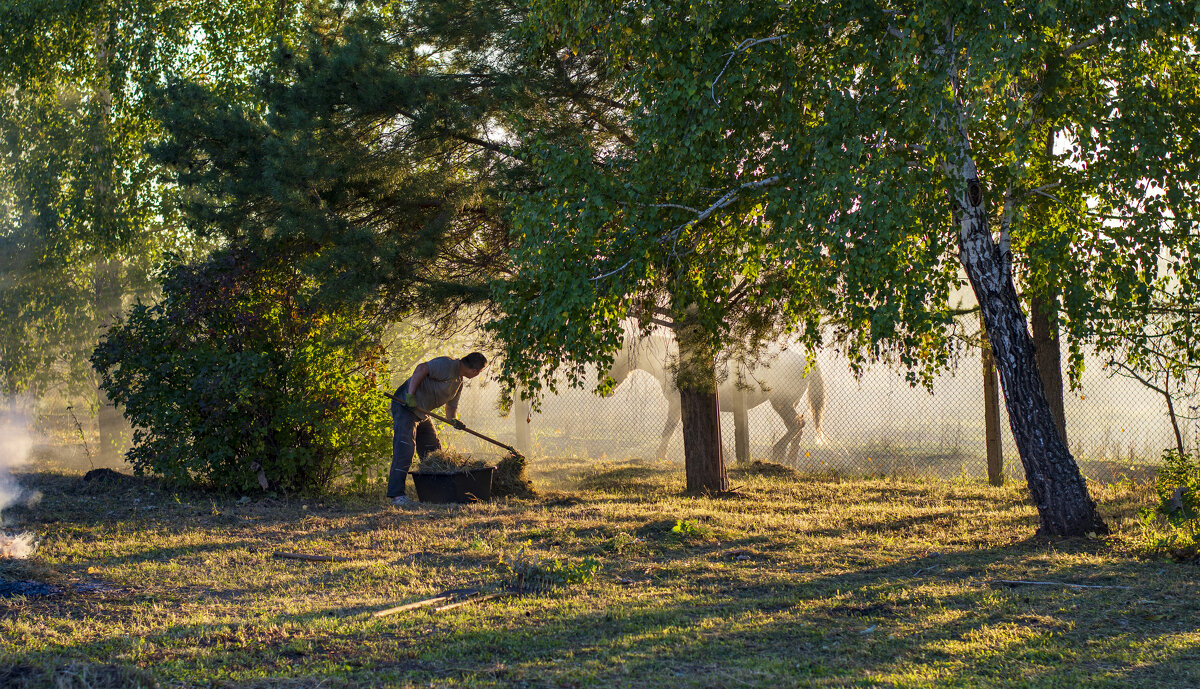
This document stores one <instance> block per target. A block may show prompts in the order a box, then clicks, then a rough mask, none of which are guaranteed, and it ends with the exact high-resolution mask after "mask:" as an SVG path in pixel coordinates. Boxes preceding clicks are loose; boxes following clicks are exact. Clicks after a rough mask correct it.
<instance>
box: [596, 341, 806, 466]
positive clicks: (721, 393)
mask: <svg viewBox="0 0 1200 689" xmlns="http://www.w3.org/2000/svg"><path fill="white" fill-rule="evenodd" d="M675 350H676V347H675V341H674V340H673V339H671V338H669V337H663V336H659V335H651V336H650V337H647V338H644V339H642V340H640V341H638V342H637V343H636V344H635V345H632V346H631V345H630V344H629V343H628V341H627V342H626V344H625V346H624V347H622V349H621V351H620V352H619V353H618V354H617V357H616V359H615V360H614V361H613V365H612V367H611V368H610V369H609V372H608V375H610V376H612V378H613V380H615V381H616V382H617V385H620V384H621V383H623V382H625V379H626V378H628V377H629V374H630V373H632V372H633V371H634V370H635V369H636V370H641V371H645V372H647V373H649V374H650V375H652V376H654V377H655V379H657V380H658V383H659V385H661V386H662V391H663V397H666V399H667V423H666V425H665V426H664V427H663V431H662V439H661V441H660V442H659V445H658V452H657V454H656V456H657V457H658V458H659V459H663V458H665V457H666V456H667V445H668V444H669V443H670V441H671V436H673V435H674V434H675V428H676V426H678V425H679V421H680V416H681V414H680V408H679V407H680V403H679V391H678V390H676V388H675V382H674V376H673V375H672V374H671V372H670V371H669V370H668V367H669V362H670V360H671V359H672V358H673V357H674V355H675ZM807 364H808V362H807V360H806V359H805V358H804V356H802V355H800V354H798V353H796V352H793V351H790V350H784V351H782V352H780V353H779V354H778V355H777V356H775V357H773V358H772V359H771V360H770V361H769V362H764V363H762V364H759V365H758V366H755V367H753V368H742V369H740V370H739V371H738V372H737V374H731V375H726V376H725V377H724V378H725V379H724V380H723V381H722V382H721V384H720V386H719V387H718V389H717V397H718V399H719V401H720V405H721V411H727V412H733V413H734V416H733V418H734V432H735V437H737V438H739V439H740V438H747V437H748V436H747V435H746V433H747V431H748V429H747V428H745V427H744V425H745V418H746V416H745V415H746V413H748V412H749V411H750V410H751V409H754V408H755V407H757V406H758V405H760V404H762V403H764V402H770V403H771V407H772V408H773V409H774V410H775V413H776V414H779V417H780V418H781V419H783V424H784V426H786V427H787V432H785V433H784V434H783V437H782V438H780V439H779V440H778V441H776V442H775V444H774V445H773V446H772V447H771V459H772V460H774V461H776V462H778V461H782V460H783V458H784V456H785V452H786V456H787V461H788V462H792V463H795V461H796V456H797V454H798V453H799V450H800V434H801V433H802V432H803V431H804V425H805V420H804V414H803V413H802V412H800V411H799V410H798V409H797V405H799V404H800V402H801V401H802V399H803V398H804V395H805V393H806V392H807V393H808V406H809V408H810V409H811V411H812V417H813V425H814V427H815V430H816V438H817V442H818V443H820V442H823V441H824V438H825V434H824V432H823V431H822V430H821V417H822V415H823V414H824V413H825V380H824V378H823V377H822V375H821V369H820V368H818V367H816V366H813V369H812V371H811V372H810V373H809V374H808V375H807V376H806V375H805V373H804V369H805V368H806V367H807ZM741 444H742V441H741V440H739V445H741Z"/></svg>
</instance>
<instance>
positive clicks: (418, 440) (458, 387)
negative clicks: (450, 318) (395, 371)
mask: <svg viewBox="0 0 1200 689" xmlns="http://www.w3.org/2000/svg"><path fill="white" fill-rule="evenodd" d="M484 366H487V359H486V358H485V357H484V356H483V355H482V354H480V353H479V352H471V353H470V354H468V355H466V356H464V357H463V358H461V359H451V358H450V357H448V356H439V357H437V358H436V359H430V360H429V361H426V362H424V363H421V364H417V368H416V370H414V371H413V374H412V376H410V377H409V379H408V380H406V381H404V383H402V384H401V385H400V387H398V388H396V395H395V397H393V398H392V433H393V435H392V470H391V473H390V474H389V475H388V491H387V494H388V497H389V498H391V499H392V504H393V505H396V506H400V507H404V506H410V505H413V504H414V502H413V500H411V499H409V498H408V497H406V496H405V495H404V484H405V482H406V481H407V479H408V469H409V467H411V466H412V459H413V450H414V449H415V450H416V453H417V456H418V457H420V458H421V459H425V456H426V455H428V454H429V453H430V452H433V451H435V450H440V449H441V447H442V444H441V442H439V441H438V437H437V432H436V431H434V430H433V422H432V421H430V419H429V415H428V414H426V413H425V412H427V411H430V410H433V409H437V408H438V407H440V406H442V405H446V417H447V418H449V419H450V423H451V425H453V426H454V427H455V428H464V425H463V422H462V421H459V420H458V398H459V395H461V394H462V386H463V378H474V377H475V376H477V375H479V372H480V371H482V370H483V367H484Z"/></svg>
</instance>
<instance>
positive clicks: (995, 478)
mask: <svg viewBox="0 0 1200 689" xmlns="http://www.w3.org/2000/svg"><path fill="white" fill-rule="evenodd" d="M982 318H983V317H982V315H981V316H980V321H981V323H982ZM979 348H980V350H981V351H982V359H983V425H984V431H985V439H984V440H985V442H986V444H987V468H988V483H990V484H992V485H993V486H999V485H1002V484H1003V483H1004V440H1003V438H1002V437H1001V435H1000V384H999V383H998V382H997V380H996V361H995V359H993V358H992V346H991V345H990V344H988V341H987V329H986V328H985V329H984V331H983V343H982V344H981V345H980V347H979Z"/></svg>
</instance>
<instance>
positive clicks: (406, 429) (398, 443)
mask: <svg viewBox="0 0 1200 689" xmlns="http://www.w3.org/2000/svg"><path fill="white" fill-rule="evenodd" d="M414 449H416V452H417V456H418V457H420V458H422V459H424V458H425V455H427V454H429V453H430V452H433V451H434V450H440V449H442V444H441V442H439V441H438V437H437V432H436V431H434V430H433V422H432V421H430V420H429V419H425V420H424V421H422V420H421V419H418V418H417V415H416V414H414V413H412V410H411V409H409V408H408V407H406V406H404V405H402V404H393V405H392V471H391V473H389V474H388V489H387V496H388V497H389V498H395V497H398V496H401V495H404V482H405V480H406V479H407V478H408V469H409V467H411V466H412V460H413V450H414Z"/></svg>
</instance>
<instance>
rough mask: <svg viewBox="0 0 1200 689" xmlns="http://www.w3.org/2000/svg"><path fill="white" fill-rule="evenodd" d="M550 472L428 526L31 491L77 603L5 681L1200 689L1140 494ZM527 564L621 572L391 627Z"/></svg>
mask: <svg viewBox="0 0 1200 689" xmlns="http://www.w3.org/2000/svg"><path fill="white" fill-rule="evenodd" d="M529 469H530V473H531V474H532V478H533V479H534V482H535V485H536V486H537V487H538V488H539V489H540V490H541V491H542V493H541V494H540V495H539V496H538V497H536V498H534V499H528V500H520V499H508V500H500V501H494V502H490V503H482V504H473V505H463V506H457V505H455V506H428V507H422V508H420V509H415V510H397V509H392V508H389V507H385V506H384V505H385V501H384V499H383V492H384V491H383V487H382V486H375V487H372V489H371V490H370V491H368V492H366V493H364V494H355V493H351V492H345V493H342V494H339V495H337V496H333V497H329V498H325V499H322V500H306V499H290V498H286V499H285V498H254V499H249V500H245V499H239V498H238V497H237V496H232V497H222V496H216V495H208V494H203V493H190V492H175V491H171V490H164V489H162V488H161V487H159V486H158V485H157V484H155V483H153V482H150V481H143V480H140V479H128V480H126V481H123V482H120V483H117V484H107V485H104V486H94V485H88V484H82V483H81V482H80V479H79V476H78V475H73V474H62V473H50V472H44V473H37V474H30V475H26V476H23V477H22V481H23V482H25V483H26V484H36V488H37V489H38V490H40V491H41V492H42V493H43V494H44V497H43V499H42V501H41V502H40V503H39V504H37V505H36V506H34V507H31V508H27V509H24V510H22V511H19V512H17V513H15V514H13V515H11V516H12V517H15V518H16V519H18V520H19V521H20V522H21V524H22V525H23V526H25V527H27V528H32V529H34V530H36V531H37V532H38V534H39V535H40V537H41V538H42V545H41V549H40V550H39V551H38V553H37V555H36V558H35V560H34V561H33V562H29V563H22V564H20V565H12V564H11V563H10V564H9V565H8V566H7V567H8V570H7V575H8V576H10V578H11V577H14V576H23V575H28V576H35V577H39V578H42V579H43V580H49V579H53V580H54V583H56V584H57V585H61V586H64V587H66V591H67V592H66V593H64V594H63V595H61V596H56V597H49V598H38V599H28V600H26V599H19V598H13V599H0V678H3V681H0V684H2V685H4V686H14V687H55V686H79V687H84V686H90V687H93V689H101V688H105V687H116V686H137V685H138V684H139V683H141V684H147V683H155V682H157V683H158V684H160V685H161V686H170V687H235V686H236V687H245V686H249V687H316V686H322V687H383V686H423V687H427V686H435V687H492V686H497V687H498V686H530V687H611V686H636V687H670V688H671V689H682V688H684V687H740V686H753V687H784V686H803V687H850V686H855V687H913V688H915V687H1066V686H1071V687H1074V686H1091V687H1114V688H1115V687H1153V688H1154V689H1161V688H1162V687H1196V686H1200V662H1198V661H1200V651H1198V645H1200V632H1198V631H1197V627H1196V624H1195V619H1196V613H1197V611H1198V609H1200V597H1198V596H1197V593H1198V591H1197V586H1196V569H1195V567H1194V566H1193V565H1187V564H1179V563H1173V562H1167V561H1145V560H1138V559H1136V558H1134V557H1132V555H1131V552H1132V550H1131V548H1130V547H1128V546H1127V544H1129V543H1131V542H1132V539H1133V537H1134V536H1135V535H1136V531H1135V530H1136V528H1137V527H1136V523H1135V517H1136V510H1137V508H1138V507H1139V506H1142V505H1145V504H1147V502H1148V500H1149V499H1150V496H1149V494H1148V492H1147V491H1146V490H1145V489H1144V488H1141V487H1138V486H1136V485H1131V484H1121V485H1113V486H1093V493H1094V495H1095V497H1096V498H1097V499H1098V500H1099V501H1100V503H1101V505H1102V510H1103V512H1104V514H1105V516H1106V518H1107V519H1108V521H1109V523H1110V526H1112V527H1113V528H1114V532H1115V535H1114V536H1112V537H1109V538H1106V539H1102V540H1077V541H1066V542H1056V543H1047V542H1043V541H1039V540H1036V539H1034V538H1032V534H1033V532H1034V529H1035V527H1036V514H1035V512H1034V510H1033V508H1032V506H1030V505H1029V504H1028V501H1027V500H1026V499H1025V497H1024V493H1023V491H1022V490H1021V489H1020V488H1019V487H1015V486H1014V487H1005V488H992V487H989V486H986V485H981V484H974V483H971V484H966V483H962V484H950V483H907V482H898V481H887V480H846V479H833V478H827V479H815V478H812V477H806V476H795V477H790V476H769V475H762V472H761V471H747V472H739V473H738V474H737V475H736V478H735V479H734V483H735V485H736V486H737V488H738V493H737V494H735V495H733V496H729V497H720V498H707V497H686V496H684V495H682V494H681V490H682V487H683V474H682V468H681V467H679V466H677V465H672V464H665V463H636V462H630V463H606V464H600V463H596V462H590V461H586V460H563V461H556V462H534V463H531V465H530V467H529ZM550 491H558V492H550ZM563 491H568V492H563ZM682 523H686V524H687V525H688V526H687V527H686V528H681V529H675V528H673V527H675V526H676V525H677V524H682ZM521 548H524V549H525V552H526V553H528V554H530V555H532V556H536V557H539V558H543V559H551V560H558V561H561V562H564V563H574V562H580V561H583V560H585V559H587V558H594V559H596V560H599V562H600V563H601V569H600V571H599V574H598V575H597V577H596V579H595V580H593V581H592V582H590V583H587V584H583V585H577V586H574V587H568V588H564V589H558V590H554V591H550V592H543V593H534V594H526V595H521V596H518V597H512V598H508V599H504V600H495V601H489V602H485V603H480V604H477V605H471V606H465V607H461V608H457V609H454V610H450V611H446V612H443V613H436V612H433V611H432V610H430V609H425V610H420V611H414V612H409V613H404V614H399V615H394V616H390V617H385V618H373V617H372V616H371V615H370V613H371V612H372V611H374V610H377V609H379V608H383V607H388V606H390V605H394V604H396V603H397V602H404V601H408V600H414V599H417V598H420V597H424V596H428V595H430V594H434V593H437V592H438V591H441V590H443V589H451V588H465V587H484V588H489V587H490V588H499V587H502V586H505V585H507V583H508V580H507V577H508V576H509V575H510V573H509V572H507V571H506V570H505V568H504V567H502V566H501V565H500V562H501V560H502V558H503V557H504V556H505V555H506V554H508V555H511V554H512V553H514V552H516V551H517V550H519V549H521ZM277 550H282V551H292V552H302V553H310V554H321V555H336V556H341V557H345V558H349V559H348V560H347V561H339V562H298V561H289V560H279V559H275V558H273V557H272V553H273V552H274V551H277ZM0 574H5V572H0ZM999 579H1008V580H1037V581H1053V582H1067V583H1077V584H1089V585H1095V586H1127V587H1129V588H1094V589H1077V588H1075V589H1073V588H1070V587H1063V586H1034V585H1005V584H997V583H994V581H995V580H999ZM94 583H101V584H103V585H104V586H103V587H100V588H96V587H92V588H90V589H89V588H88V587H87V585H88V584H94ZM81 585H83V586H81ZM6 672H7V673H8V674H7V675H6V674H5V673H6ZM67 682H76V683H75V684H69V683H67ZM79 682H88V684H81V683H79Z"/></svg>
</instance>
